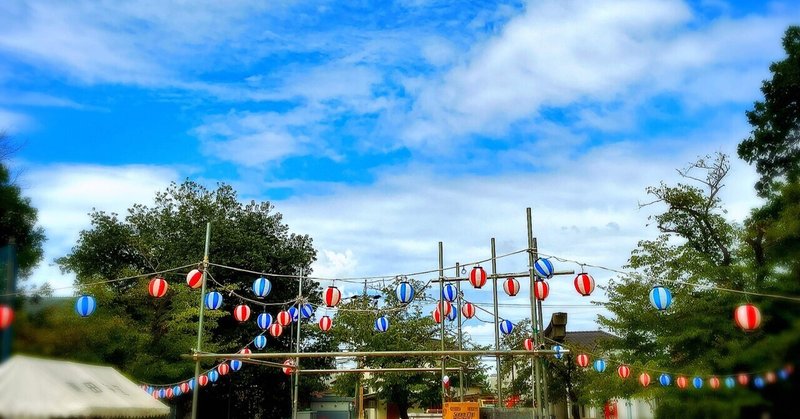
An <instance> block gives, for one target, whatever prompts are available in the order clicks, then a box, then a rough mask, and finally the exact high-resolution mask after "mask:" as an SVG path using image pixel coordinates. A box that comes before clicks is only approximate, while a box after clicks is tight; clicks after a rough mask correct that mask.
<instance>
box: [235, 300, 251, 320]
mask: <svg viewBox="0 0 800 419" xmlns="http://www.w3.org/2000/svg"><path fill="white" fill-rule="evenodd" d="M233 318H234V319H236V320H237V321H238V322H246V321H247V319H249V318H250V307H249V306H247V304H239V305H238V306H236V308H234V309H233Z"/></svg>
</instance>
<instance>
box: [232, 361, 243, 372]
mask: <svg viewBox="0 0 800 419" xmlns="http://www.w3.org/2000/svg"><path fill="white" fill-rule="evenodd" d="M240 369H242V361H239V360H238V359H232V360H231V371H239V370H240Z"/></svg>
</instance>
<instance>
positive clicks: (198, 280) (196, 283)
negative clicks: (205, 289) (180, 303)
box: [186, 269, 203, 288]
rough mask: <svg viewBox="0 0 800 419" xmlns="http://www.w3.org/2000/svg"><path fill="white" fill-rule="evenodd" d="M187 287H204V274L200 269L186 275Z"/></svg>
mask: <svg viewBox="0 0 800 419" xmlns="http://www.w3.org/2000/svg"><path fill="white" fill-rule="evenodd" d="M186 285H188V286H189V288H200V287H201V286H202V285H203V272H201V271H200V270H198V269H192V270H191V271H189V273H188V274H186Z"/></svg>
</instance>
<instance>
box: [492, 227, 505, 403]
mask: <svg viewBox="0 0 800 419" xmlns="http://www.w3.org/2000/svg"><path fill="white" fill-rule="evenodd" d="M492 301H493V302H494V350H496V351H499V350H500V315H499V313H498V311H497V252H496V251H495V247H494V237H492ZM494 359H495V368H497V404H495V409H496V408H497V405H498V404H499V405H500V406H502V404H503V377H502V376H501V373H500V356H499V355H497V356H495V358H494Z"/></svg>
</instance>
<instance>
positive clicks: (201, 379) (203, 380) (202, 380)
mask: <svg viewBox="0 0 800 419" xmlns="http://www.w3.org/2000/svg"><path fill="white" fill-rule="evenodd" d="M197 382H198V383H200V387H205V386H206V384H208V377H207V376H206V375H205V374H203V375H201V376H200V377H198V378H197Z"/></svg>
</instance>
